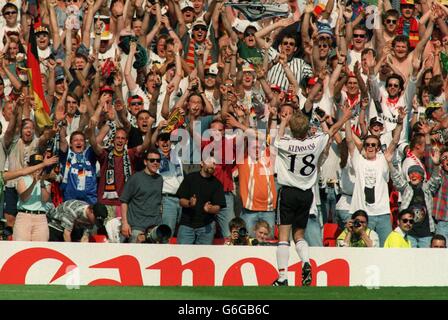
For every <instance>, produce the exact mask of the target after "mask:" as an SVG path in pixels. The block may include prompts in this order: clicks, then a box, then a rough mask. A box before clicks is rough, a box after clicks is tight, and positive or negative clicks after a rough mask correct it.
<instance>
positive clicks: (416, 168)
mask: <svg viewBox="0 0 448 320" xmlns="http://www.w3.org/2000/svg"><path fill="white" fill-rule="evenodd" d="M413 172H416V173H418V174H420V175H421V176H422V177H424V176H425V170H423V168H422V167H420V166H419V165H416V164H415V165H413V166H410V167H409V169H408V175H409V174H411V173H413Z"/></svg>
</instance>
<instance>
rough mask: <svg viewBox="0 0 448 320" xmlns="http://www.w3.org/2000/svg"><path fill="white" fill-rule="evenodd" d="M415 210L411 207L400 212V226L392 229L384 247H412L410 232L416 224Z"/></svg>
mask: <svg viewBox="0 0 448 320" xmlns="http://www.w3.org/2000/svg"><path fill="white" fill-rule="evenodd" d="M414 222H415V220H414V212H413V211H412V210H409V209H405V210H402V211H400V213H399V214H398V227H396V228H395V230H394V231H392V232H391V233H390V234H389V236H388V237H387V239H386V241H385V242H384V248H412V245H411V241H410V240H409V239H408V233H409V231H410V230H411V229H412V226H413V225H414Z"/></svg>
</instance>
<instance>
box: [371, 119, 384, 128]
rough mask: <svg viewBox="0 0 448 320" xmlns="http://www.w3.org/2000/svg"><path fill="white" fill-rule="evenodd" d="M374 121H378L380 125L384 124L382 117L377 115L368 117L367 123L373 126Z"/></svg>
mask: <svg viewBox="0 0 448 320" xmlns="http://www.w3.org/2000/svg"><path fill="white" fill-rule="evenodd" d="M375 123H378V124H380V125H382V126H383V125H384V122H383V119H381V118H379V117H373V118H372V119H370V122H369V125H370V126H373V125H374V124H375Z"/></svg>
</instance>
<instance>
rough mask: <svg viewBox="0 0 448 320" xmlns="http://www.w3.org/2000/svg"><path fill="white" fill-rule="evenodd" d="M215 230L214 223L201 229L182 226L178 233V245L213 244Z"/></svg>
mask: <svg viewBox="0 0 448 320" xmlns="http://www.w3.org/2000/svg"><path fill="white" fill-rule="evenodd" d="M215 230H216V225H215V222H214V221H213V222H212V223H210V224H208V225H206V226H203V227H200V228H191V227H188V226H186V225H180V226H179V230H178V231H177V244H213V238H214V237H215Z"/></svg>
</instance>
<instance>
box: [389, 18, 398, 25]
mask: <svg viewBox="0 0 448 320" xmlns="http://www.w3.org/2000/svg"><path fill="white" fill-rule="evenodd" d="M386 23H387V24H396V23H397V20H395V19H386Z"/></svg>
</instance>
